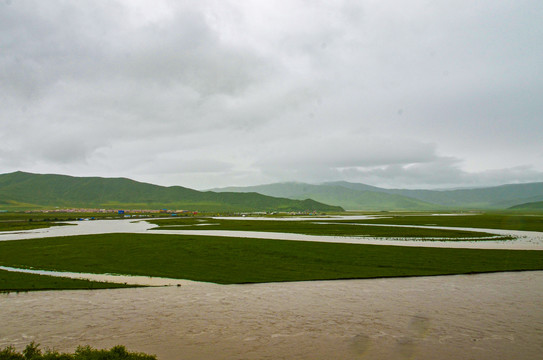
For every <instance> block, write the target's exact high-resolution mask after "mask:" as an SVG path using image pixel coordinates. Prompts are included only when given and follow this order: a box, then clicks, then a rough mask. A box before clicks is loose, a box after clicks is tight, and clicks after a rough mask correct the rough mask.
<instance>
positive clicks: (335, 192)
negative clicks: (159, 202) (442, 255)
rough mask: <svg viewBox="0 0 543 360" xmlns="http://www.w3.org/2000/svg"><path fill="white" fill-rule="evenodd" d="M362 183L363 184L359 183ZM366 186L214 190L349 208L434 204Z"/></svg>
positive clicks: (282, 185)
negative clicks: (356, 187)
mask: <svg viewBox="0 0 543 360" xmlns="http://www.w3.org/2000/svg"><path fill="white" fill-rule="evenodd" d="M359 185H363V184H359ZM364 186H365V187H366V188H365V190H358V189H355V188H349V187H345V186H342V185H341V184H339V183H338V184H335V183H328V184H322V185H312V184H305V183H293V182H290V183H276V184H269V185H260V186H249V187H227V188H222V189H213V191H229V192H247V191H250V192H257V193H260V194H264V195H269V196H279V197H287V198H291V199H308V198H309V199H313V200H316V201H319V202H324V203H327V204H334V205H338V206H341V207H342V208H344V209H348V210H370V211H382V210H433V209H436V205H435V204H430V203H427V202H425V201H421V200H418V199H414V198H410V197H407V196H402V195H396V194H388V193H386V192H382V191H379V188H376V187H372V186H369V185H364ZM339 204H341V205H339Z"/></svg>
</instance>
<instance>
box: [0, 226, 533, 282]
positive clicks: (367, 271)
mask: <svg viewBox="0 0 543 360" xmlns="http://www.w3.org/2000/svg"><path fill="white" fill-rule="evenodd" d="M0 265H4V266H12V267H27V268H28V267H34V268H38V269H44V270H58V271H73V272H91V273H117V274H130V275H146V276H159V277H169V278H178V279H189V280H197V281H205V282H212V283H218V284H240V283H263V282H282V281H307V280H332V279H363V278H380V277H401V276H428V275H449V274H472V273H484V272H496V271H520V270H543V252H542V251H524V250H522V251H521V250H476V249H446V248H424V247H399V246H384V245H355V244H338V243H319V242H304V241H281V240H265V239H246V238H222V237H212V236H179V235H155V234H106V235H92V236H91V235H84V236H73V237H58V238H46V239H35V240H19V241H7V242H1V243H0ZM58 288H63V286H62V285H59V286H58Z"/></svg>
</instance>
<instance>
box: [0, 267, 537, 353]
mask: <svg viewBox="0 0 543 360" xmlns="http://www.w3.org/2000/svg"><path fill="white" fill-rule="evenodd" d="M0 309H1V311H0V324H2V326H0V346H7V345H10V344H11V345H14V346H15V347H16V348H17V349H22V348H23V347H24V346H25V345H26V344H28V343H29V342H30V341H36V342H37V343H40V344H42V345H43V346H49V347H53V348H55V349H57V350H60V351H73V350H74V349H75V347H76V346H77V345H80V344H89V345H91V346H93V347H98V348H109V347H112V346H114V345H116V344H124V345H126V346H127V348H128V349H129V350H132V351H143V352H147V353H152V354H156V355H158V358H159V359H161V360H179V359H432V360H434V359H441V360H445V359H479V360H483V359H492V360H494V359H502V360H507V359H515V360H519V359H537V358H540V356H541V354H543V272H516V273H496V274H480V275H458V276H435V277H418V278H396V279H373V280H347V281H343V280H341V281H314V282H298V283H270V284H252V285H227V286H225V285H214V284H205V283H196V282H195V283H189V284H186V285H183V286H181V287H162V288H135V289H116V290H94V291H86V290H79V291H43V292H28V293H18V294H17V293H10V294H0Z"/></svg>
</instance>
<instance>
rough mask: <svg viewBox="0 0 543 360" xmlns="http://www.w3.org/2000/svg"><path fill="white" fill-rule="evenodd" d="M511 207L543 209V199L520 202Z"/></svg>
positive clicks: (517, 208) (513, 208) (515, 208)
mask: <svg viewBox="0 0 543 360" xmlns="http://www.w3.org/2000/svg"><path fill="white" fill-rule="evenodd" d="M509 209H512V210H541V211H543V201H536V202H529V203H524V204H519V205H515V206H511V207H510V208H509Z"/></svg>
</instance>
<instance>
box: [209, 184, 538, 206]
mask: <svg viewBox="0 0 543 360" xmlns="http://www.w3.org/2000/svg"><path fill="white" fill-rule="evenodd" d="M213 191H216V192H221V191H228V192H257V193H260V194H264V195H269V196H279V197H287V198H290V199H307V198H309V199H313V200H316V201H320V202H324V203H327V204H331V205H337V206H341V207H343V208H344V209H347V210H452V209H466V210H467V209H508V208H512V207H515V209H523V208H526V209H538V208H541V203H538V202H542V201H543V183H542V182H538V183H527V184H508V185H501V186H494V187H486V188H474V189H451V190H409V189H385V188H380V187H376V186H370V185H365V184H359V183H350V182H345V181H337V182H327V183H323V184H318V185H313V184H306V183H296V182H288V183H274V184H268V185H259V186H248V187H226V188H217V189H213ZM528 203H530V204H531V203H534V204H532V205H525V204H528ZM538 206H539V207H538Z"/></svg>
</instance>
